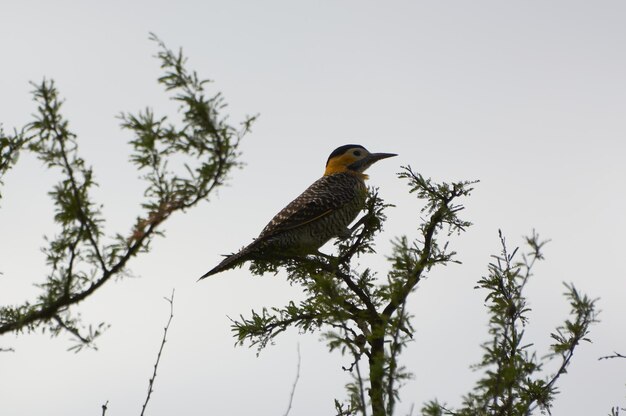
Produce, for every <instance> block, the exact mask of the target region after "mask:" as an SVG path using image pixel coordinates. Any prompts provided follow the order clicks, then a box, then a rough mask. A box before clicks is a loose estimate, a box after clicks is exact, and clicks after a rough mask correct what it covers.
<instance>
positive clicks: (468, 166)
mask: <svg viewBox="0 0 626 416" xmlns="http://www.w3.org/2000/svg"><path fill="white" fill-rule="evenodd" d="M0 19H1V20H0V22H1V23H0V54H1V55H0V57H1V58H0V59H1V62H2V63H1V65H0V121H1V122H2V123H3V125H4V128H5V130H9V131H10V130H11V129H12V128H13V127H19V126H22V125H23V124H24V123H26V122H28V121H30V120H31V118H30V115H31V114H32V113H33V112H34V111H35V106H34V105H33V103H32V101H31V97H30V95H29V91H30V90H31V89H32V88H31V86H30V85H29V84H28V82H29V81H40V80H41V79H42V78H43V77H47V78H52V79H54V80H55V81H56V82H57V85H58V88H59V90H60V92H61V95H62V96H63V97H64V98H65V99H66V103H65V107H64V114H65V116H66V117H67V118H68V119H69V120H70V127H71V129H73V131H74V132H76V133H77V134H78V136H79V141H80V144H81V149H80V152H81V155H82V156H83V157H84V158H85V159H86V160H87V161H88V163H89V164H91V165H92V166H93V168H94V171H95V175H96V179H97V181H98V183H99V184H100V187H99V188H98V189H97V191H96V195H95V197H96V198H97V200H98V201H99V202H101V203H103V204H104V209H103V212H104V214H105V216H106V219H107V226H106V227H107V228H106V229H107V232H108V233H109V234H114V233H116V232H120V233H127V232H128V231H129V230H130V228H131V226H132V224H133V221H134V218H135V217H136V215H138V213H139V211H138V205H139V203H140V201H141V193H142V186H143V185H142V182H141V181H140V180H139V179H138V175H137V173H136V171H134V169H133V167H132V166H129V164H128V155H129V146H128V145H127V142H128V140H129V139H130V136H129V135H128V133H127V132H123V131H121V130H120V129H119V120H118V119H117V118H116V115H118V114H119V113H120V112H121V111H126V112H127V111H133V112H135V111H137V110H140V109H143V108H145V107H146V106H150V107H153V108H154V109H155V112H157V114H174V112H175V108H176V107H175V105H174V104H173V103H172V102H170V101H168V99H167V95H166V94H165V93H164V92H163V90H162V88H161V87H160V86H159V85H157V83H156V78H157V77H158V76H159V74H160V72H159V62H158V61H157V60H156V59H154V57H153V55H154V54H155V52H156V50H157V49H156V45H155V44H154V43H152V42H150V41H149V40H148V32H150V31H152V32H155V33H156V34H157V35H158V36H159V37H161V38H162V39H163V40H164V41H165V42H166V43H167V45H169V46H170V47H171V48H178V47H180V46H182V47H183V48H184V51H185V53H186V55H187V56H188V57H189V65H190V67H191V68H193V69H195V70H197V71H198V73H199V74H200V75H201V76H203V77H207V78H210V79H212V80H214V81H215V83H214V84H212V86H211V88H212V89H211V91H222V92H223V93H224V96H225V98H226V100H227V101H228V103H229V107H228V108H227V109H226V111H227V113H228V114H229V115H230V117H231V120H232V121H233V122H237V121H239V120H241V119H242V118H243V117H244V116H245V115H246V114H256V113H259V114H260V118H259V120H258V122H257V123H256V124H255V125H254V128H253V133H252V134H250V135H249V136H248V137H247V138H246V139H245V141H244V142H243V143H242V148H241V150H242V152H243V160H244V161H245V162H246V164H247V165H246V167H245V168H244V169H243V170H239V171H236V172H234V173H233V175H232V180H231V181H230V186H229V187H227V188H223V189H221V190H220V192H219V194H218V195H216V196H214V197H213V198H212V200H211V202H210V203H203V204H201V205H200V206H198V207H197V208H195V209H193V210H191V211H189V212H188V213H187V214H184V215H180V214H179V215H176V216H175V217H173V218H172V219H171V220H170V221H168V222H167V223H166V227H165V231H166V237H165V238H161V239H157V240H156V241H155V243H154V246H153V250H152V251H151V252H150V253H149V254H147V255H142V256H141V257H139V258H136V259H135V260H134V261H133V262H132V263H131V270H132V272H133V273H134V274H135V275H136V276H138V277H139V278H136V279H123V280H119V281H117V282H110V283H109V284H107V285H106V286H105V287H104V288H103V289H102V290H100V291H99V292H97V293H96V294H95V295H94V296H92V297H91V298H90V299H89V300H88V301H86V302H84V303H83V304H81V305H80V306H79V308H77V309H76V310H77V311H80V312H81V313H82V316H83V318H84V320H85V321H86V322H88V323H98V322H100V321H106V322H108V323H110V324H111V327H110V329H109V330H108V331H107V332H106V333H105V334H104V335H103V336H102V337H101V338H100V339H99V340H98V342H97V345H98V351H92V350H89V351H84V352H81V353H79V354H73V353H70V352H67V351H66V349H67V348H68V347H69V346H71V345H72V344H71V341H70V340H69V339H68V337H67V336H65V335H63V336H61V337H59V338H57V339H50V338H49V337H48V336H47V335H45V334H44V335H41V334H31V335H23V336H20V337H17V338H16V337H13V336H11V335H9V336H4V337H2V338H1V339H0V346H1V347H13V348H15V350H16V351H15V352H14V353H3V354H0V414H2V415H10V416H21V415H44V414H45V415H67V416H79V415H80V416H84V415H98V414H100V406H101V405H102V404H103V403H105V402H106V401H107V400H108V401H109V411H108V412H107V415H109V416H119V415H131V414H139V412H140V409H141V404H142V403H143V400H144V398H145V393H146V390H147V383H148V379H149V377H150V375H151V372H152V364H153V362H154V359H155V356H156V353H157V350H158V347H159V343H160V339H161V335H162V328H163V326H164V324H165V322H166V320H167V317H168V313H169V310H168V305H167V303H166V302H165V301H164V300H163V297H164V296H168V295H169V294H170V292H171V291H172V289H173V288H175V289H176V298H175V317H174V321H173V322H172V326H171V329H170V334H169V339H168V341H169V342H168V343H167V345H166V346H165V351H164V355H163V357H162V360H161V366H160V368H159V374H158V377H157V380H156V384H155V392H154V394H153V398H152V400H151V402H150V405H149V412H148V413H149V414H150V415H152V416H160V415H172V414H185V415H249V414H255V415H279V414H283V413H284V411H285V410H286V407H287V402H288V398H289V392H290V389H291V385H292V382H293V380H294V377H295V373H296V366H297V352H296V351H297V343H298V342H299V343H300V350H301V356H302V363H301V368H300V380H299V383H298V386H297V391H296V393H295V397H294V404H293V409H292V411H291V415H305V416H307V415H330V414H332V413H331V412H332V407H333V406H332V403H333V399H334V398H339V399H342V398H344V397H345V392H344V390H343V385H344V384H345V383H346V381H347V380H348V378H347V376H346V375H345V374H344V373H343V372H342V371H341V365H345V364H347V363H348V362H349V361H348V360H349V358H342V357H341V356H339V355H338V354H332V355H331V354H329V353H328V352H327V350H326V347H325V345H324V344H323V342H321V341H320V340H319V337H318V336H316V335H305V336H298V335H297V334H295V333H294V332H289V333H286V334H284V335H281V336H280V337H279V338H277V340H276V345H275V346H272V347H269V348H267V350H265V351H264V352H263V353H262V354H261V355H260V356H259V357H257V356H256V351H255V350H254V349H248V348H245V347H237V348H235V347H233V344H234V341H235V339H234V338H233V337H232V334H231V332H230V321H229V319H228V318H227V317H228V316H231V317H237V316H239V315H240V314H244V315H247V314H249V313H250V310H251V309H252V308H256V309H257V310H258V309H259V308H261V307H262V306H281V305H284V304H286V303H287V302H288V301H289V300H291V299H299V298H300V297H301V289H300V288H299V287H291V286H289V285H288V284H287V283H286V282H285V280H284V276H283V275H281V274H279V275H278V276H265V277H262V278H252V277H251V276H250V275H249V273H248V272H247V269H246V268H243V269H237V270H234V271H229V272H226V273H223V274H221V275H218V276H216V277H213V278H211V279H207V280H204V281H202V282H200V283H197V282H196V279H197V277H198V276H200V275H201V274H203V273H204V272H206V271H207V270H208V269H210V268H211V267H213V266H214V265H215V264H216V263H217V262H218V261H219V260H220V258H221V257H220V254H223V253H228V252H232V251H234V250H236V249H238V248H239V247H241V246H243V245H245V244H247V243H248V242H250V241H251V240H252V238H254V237H255V236H256V235H257V234H258V233H259V231H260V230H261V229H262V228H263V226H264V225H265V224H266V223H267V221H268V220H269V219H270V218H271V217H272V216H273V215H274V214H275V213H276V212H277V211H278V210H280V208H282V207H283V206H284V205H285V204H287V203H288V202H289V201H291V199H293V198H294V197H296V196H297V195H298V194H299V193H300V192H301V191H302V190H304V189H305V188H306V187H307V186H308V185H309V184H310V183H312V182H313V181H314V180H316V179H317V178H318V177H319V176H320V175H321V174H322V172H323V168H324V163H325V161H326V158H327V157H328V154H329V153H330V152H331V151H332V150H333V149H334V148H336V147H338V146H340V145H343V144H346V143H359V144H362V145H364V146H365V147H367V148H368V149H369V150H370V151H375V152H394V153H398V154H399V157H397V158H393V159H388V160H384V161H381V162H380V163H378V164H376V165H375V166H374V167H372V168H371V169H370V171H369V172H368V173H370V177H371V179H370V184H371V185H374V186H378V187H380V189H381V191H380V193H381V196H382V197H383V198H385V199H386V201H387V202H389V203H393V204H395V205H396V207H395V208H393V209H390V210H389V212H388V217H389V220H388V222H387V224H386V227H385V232H384V233H383V234H382V235H381V236H380V239H379V244H378V251H379V254H378V255H376V256H372V257H371V258H368V259H366V260H364V261H363V264H365V265H369V266H371V267H372V268H373V269H374V270H377V271H378V272H379V273H380V274H381V275H384V273H385V271H386V270H387V267H388V265H387V263H386V261H385V259H384V256H385V255H386V254H388V253H389V250H390V244H389V241H390V240H391V239H392V238H393V237H394V236H399V235H403V234H406V235H408V236H409V237H415V236H416V235H417V232H416V226H417V224H418V220H419V216H418V212H419V208H420V206H421V205H420V203H419V202H418V201H417V200H416V199H415V198H414V197H413V196H410V195H408V193H407V187H406V185H405V183H403V182H402V181H400V180H398V179H397V178H396V175H395V174H396V172H398V171H399V167H400V166H401V165H406V164H410V165H411V166H413V168H414V169H416V170H417V171H419V172H421V173H422V174H424V175H426V176H431V177H433V178H435V179H437V180H446V181H451V180H460V179H480V181H481V182H480V184H478V185H477V186H476V190H475V192H474V194H473V195H472V197H471V198H469V199H467V200H466V201H465V205H466V206H467V210H466V211H465V212H464V215H465V218H467V219H469V220H471V221H472V222H473V223H474V224H475V225H474V226H473V227H471V228H470V229H469V230H468V232H467V233H465V234H464V235H462V236H460V237H458V238H457V237H454V238H453V240H452V243H451V244H452V247H453V248H454V249H455V250H456V251H458V252H459V260H461V261H463V264H462V265H452V266H449V267H447V268H444V269H437V270H434V271H433V272H432V273H431V274H430V276H429V278H428V279H427V280H425V281H423V282H421V283H420V285H419V289H418V291H417V292H416V293H414V295H413V296H412V297H411V300H410V308H411V311H412V312H413V313H414V314H415V316H416V317H415V320H414V322H413V324H414V327H415V329H416V338H415V342H414V343H412V344H411V346H410V348H408V349H407V350H406V352H405V354H404V355H403V356H402V363H403V364H405V365H406V366H407V367H408V369H410V370H411V371H412V372H413V373H414V374H415V378H414V380H412V381H410V382H409V383H408V384H407V385H406V387H405V388H404V389H403V390H402V391H401V398H402V402H401V403H400V404H399V406H398V409H399V412H398V414H406V413H408V411H409V409H410V408H411V406H412V405H413V404H414V405H415V408H416V409H419V408H420V407H421V405H422V404H423V402H425V401H426V400H430V399H433V398H435V397H436V398H438V399H439V400H442V401H446V402H448V403H449V404H450V405H452V406H456V405H459V404H460V401H461V396H462V395H463V394H465V393H467V392H468V391H469V390H470V388H471V387H472V386H473V383H474V382H475V380H476V379H477V377H478V374H477V373H475V372H473V371H472V370H471V369H470V368H469V366H470V365H471V364H475V363H476V362H478V361H479V360H480V357H481V350H480V348H479V344H480V343H481V342H483V341H485V340H486V339H487V336H488V334H487V319H488V318H487V315H486V313H485V308H484V306H483V300H484V297H485V293H484V292H481V291H478V290H475V289H473V287H474V286H475V283H476V281H477V280H478V279H479V278H480V277H481V276H483V275H484V274H485V273H486V270H487V264H488V262H489V261H490V255H491V254H495V253H497V252H498V249H499V246H498V238H497V232H498V229H502V230H503V232H504V233H505V234H506V236H507V237H508V241H509V242H510V244H511V246H516V245H519V244H521V243H522V241H523V239H522V236H524V235H527V234H529V233H531V231H532V229H533V228H534V229H536V230H537V231H538V232H539V234H540V235H542V236H544V237H545V238H550V239H551V240H552V242H551V243H550V244H549V245H548V246H547V247H546V249H545V254H546V261H545V262H543V263H541V264H539V265H538V267H537V269H536V275H535V277H534V278H533V280H532V281H531V282H530V283H529V285H528V293H527V294H528V297H529V302H530V306H531V307H532V308H533V311H532V313H531V314H530V318H531V322H530V325H529V326H528V328H527V336H528V337H529V342H534V343H535V345H536V347H537V349H538V354H539V355H540V356H541V355H544V354H545V353H547V352H548V346H549V344H550V338H549V333H550V332H551V331H553V330H554V328H555V327H556V326H557V325H559V323H561V322H562V321H563V319H565V318H566V316H567V312H568V305H567V303H566V301H565V299H564V298H563V296H562V293H563V290H564V288H563V286H562V282H563V281H566V282H573V283H574V284H575V285H576V286H577V287H578V288H579V289H580V290H581V291H583V292H585V293H588V294H589V295H590V296H592V297H599V298H600V301H599V306H600V309H601V310H602V313H601V315H600V318H601V322H600V323H599V324H597V325H595V326H594V327H593V328H592V332H591V334H590V338H591V339H592V340H593V343H592V344H583V345H581V346H580V348H579V349H578V350H577V352H576V354H575V355H574V359H573V363H572V366H571V368H570V371H569V373H568V374H567V375H566V376H564V377H563V379H562V380H561V381H560V382H559V386H560V387H561V390H562V394H561V395H560V396H559V397H558V398H557V400H556V402H555V406H554V411H553V414H554V415H592V414H593V415H600V414H607V413H608V412H609V410H610V407H611V406H612V405H615V404H618V403H621V405H622V406H624V405H625V403H626V386H625V383H626V362H624V360H621V361H616V360H613V361H598V357H600V356H602V355H607V354H610V353H611V352H612V351H614V350H616V351H621V352H622V353H626V330H625V326H626V325H625V321H626V279H625V278H626V266H625V265H624V264H625V263H624V260H623V258H624V240H623V236H624V234H625V232H626V220H625V216H624V211H625V205H626V196H625V190H624V179H626V165H625V164H624V157H625V155H626V144H625V143H626V122H625V121H624V120H625V117H624V113H625V110H626V47H625V45H626V24H625V23H624V22H626V3H624V2H621V1H594V2H589V1H574V0H567V1H550V2H545V1H523V2H522V1H517V2H500V1H473V2H461V1H446V2H441V1H437V2H435V1H432V2H417V1H411V2H409V1H405V2H395V1H391V2H384V3H383V2H373V1H315V2H313V1H309V2H293V1H263V2H260V1H180V2H169V1H133V2H129V1H125V2H122V1H108V2H97V1H82V2H78V1H75V2H71V1H55V2H50V1H20V2H8V1H4V2H2V3H1V4H0ZM57 179H58V178H57V177H55V176H54V174H52V173H50V172H48V171H46V169H44V167H43V166H42V164H41V163H40V162H38V161H37V160H35V159H34V158H33V157H32V156H27V155H25V156H24V157H22V158H21V159H20V163H19V164H18V166H17V167H16V168H15V169H14V170H13V171H12V172H11V173H10V174H9V175H8V176H7V177H6V178H5V185H4V186H3V188H2V194H3V197H4V198H3V200H2V201H1V207H0V235H1V238H0V271H1V272H2V273H3V274H2V276H1V277H0V305H6V304H9V303H18V302H23V301H24V300H27V299H33V298H34V296H36V294H37V293H38V291H37V289H36V288H34V287H33V284H35V283H40V282H43V280H44V276H45V274H46V266H45V259H44V256H43V255H42V254H41V252H40V247H42V246H43V245H44V240H43V236H44V235H48V236H52V235H54V234H55V232H56V230H57V228H56V227H55V225H54V224H53V222H52V204H51V202H50V198H49V197H48V196H47V194H46V192H47V191H48V190H49V189H50V187H51V186H52V184H54V182H55V181H56V180H57ZM325 250H326V251H327V252H330V251H332V246H327V247H325ZM547 370H554V366H548V367H547Z"/></svg>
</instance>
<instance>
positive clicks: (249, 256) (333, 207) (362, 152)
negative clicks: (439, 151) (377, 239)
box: [198, 144, 397, 280]
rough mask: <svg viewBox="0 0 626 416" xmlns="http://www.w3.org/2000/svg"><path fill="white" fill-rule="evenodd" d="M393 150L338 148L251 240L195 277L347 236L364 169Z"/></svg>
mask: <svg viewBox="0 0 626 416" xmlns="http://www.w3.org/2000/svg"><path fill="white" fill-rule="evenodd" d="M393 156H397V154H395V153H370V152H369V151H368V150H367V149H366V148H365V147H363V146H361V145H358V144H346V145H343V146H340V147H338V148H336V149H335V150H333V151H332V153H331V154H330V156H328V160H327V161H326V168H325V170H324V175H323V176H322V177H321V178H319V179H318V180H316V181H315V182H313V184H311V186H309V187H308V188H307V189H306V190H305V191H304V192H302V194H301V195H300V196H298V197H297V198H296V199H294V200H293V201H292V202H290V203H289V204H288V205H287V206H286V207H285V208H283V209H282V210H281V211H280V212H279V213H278V214H276V215H275V216H274V218H272V220H271V221H270V222H269V223H268V224H267V225H266V226H265V228H263V230H262V231H261V233H260V234H259V236H258V237H257V238H256V239H255V240H253V242H252V243H250V244H249V245H248V246H246V247H244V248H242V249H241V250H240V251H239V252H237V253H234V254H231V255H229V256H226V258H225V259H224V260H222V262H220V263H219V264H218V265H217V266H215V267H214V268H213V269H211V270H209V271H208V272H206V273H205V274H204V275H202V277H200V279H198V280H201V279H204V278H206V277H209V276H212V275H214V274H216V273H220V272H222V271H224V270H228V269H231V268H234V267H237V266H239V265H241V264H242V263H244V262H246V261H250V260H255V259H268V258H272V257H275V258H285V257H289V256H290V255H291V256H297V255H306V254H313V253H319V251H318V249H319V248H320V247H321V246H323V245H324V244H326V242H327V241H329V240H330V239H331V238H335V237H345V236H349V234H350V232H351V231H350V229H349V228H348V225H350V223H352V221H354V219H355V218H356V217H357V215H358V213H359V212H360V211H361V210H362V209H363V208H364V205H365V198H366V196H367V187H366V185H365V180H366V179H367V178H368V176H367V175H365V174H364V173H363V172H365V170H366V169H367V168H369V167H370V166H371V165H372V164H374V163H375V162H377V161H379V160H381V159H386V158H389V157H393Z"/></svg>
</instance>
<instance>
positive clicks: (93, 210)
mask: <svg viewBox="0 0 626 416" xmlns="http://www.w3.org/2000/svg"><path fill="white" fill-rule="evenodd" d="M151 39H152V40H154V41H155V42H157V43H158V46H159V53H158V55H157V57H158V59H159V60H160V62H161V67H162V68H163V70H164V75H163V76H162V77H161V78H159V83H160V84H162V85H163V86H164V87H165V89H166V90H167V91H172V93H173V97H172V99H174V100H175V101H177V102H179V103H180V110H181V112H182V122H180V123H178V124H177V123H171V122H169V120H168V118H167V117H165V116H163V117H156V116H155V115H154V113H153V112H152V110H151V109H149V108H147V109H146V110H144V111H143V112H139V113H138V114H136V115H133V114H126V113H124V114H122V115H121V116H120V118H121V120H122V127H123V128H125V129H129V130H131V131H132V132H133V134H134V139H132V140H131V142H130V144H131V147H132V153H131V161H132V162H133V163H134V164H135V165H136V166H137V168H138V170H139V171H140V172H142V174H143V176H142V177H143V179H144V180H145V183H146V187H145V191H144V195H145V200H144V201H143V203H142V207H143V210H144V212H143V213H142V214H140V215H139V216H138V217H137V220H136V223H135V225H134V226H133V227H132V229H131V231H130V232H126V233H116V234H113V236H112V237H108V238H107V237H106V235H105V228H104V227H105V224H104V219H103V214H102V211H101V210H102V205H101V204H100V203H98V202H97V201H95V200H93V198H92V189H93V187H94V186H96V182H95V180H94V173H93V171H92V168H91V167H90V166H89V165H88V164H87V162H86V161H85V160H84V159H82V158H81V157H80V156H79V153H78V140H77V137H76V135H75V134H74V133H73V132H72V131H71V130H70V128H69V122H68V121H67V120H66V119H64V118H63V115H62V112H61V109H62V104H63V101H62V100H61V99H60V98H59V93H58V90H57V88H56V86H55V84H54V82H53V81H47V80H45V79H44V80H43V81H42V82H41V83H40V84H36V85H35V84H33V86H34V91H33V98H34V100H35V102H36V103H37V112H36V114H35V116H34V120H33V121H32V122H31V123H29V124H27V125H26V126H25V127H24V128H23V129H22V130H21V131H20V132H15V133H14V134H13V135H9V136H7V135H5V134H4V132H3V131H1V130H0V157H1V158H0V181H1V180H2V179H3V177H4V175H5V173H6V172H7V171H8V170H10V168H11V167H12V166H14V164H15V163H16V161H17V159H18V155H19V152H20V151H30V152H33V153H34V154H36V155H37V157H38V158H39V159H40V160H41V161H43V162H44V164H45V166H46V167H47V168H48V169H51V170H56V171H58V172H59V175H60V180H59V182H58V183H57V184H56V185H54V187H53V189H52V190H51V191H50V196H51V197H52V199H53V201H54V220H55V222H56V223H57V224H58V226H59V231H58V233H57V234H56V235H55V236H54V237H50V238H47V243H48V245H47V247H45V248H44V253H45V255H46V260H47V263H48V265H49V267H50V271H49V273H48V275H47V277H46V280H45V281H44V282H43V283H41V284H39V285H38V286H39V287H40V288H41V289H42V293H41V294H40V295H39V296H38V298H37V299H36V300H35V301H34V302H29V301H25V302H23V303H22V304H20V305H14V306H2V307H0V334H3V333H8V332H15V333H19V332H23V331H33V330H35V329H41V330H42V331H49V332H50V333H51V334H52V335H57V334H59V333H60V332H62V331H68V332H69V333H71V334H72V335H74V336H75V338H76V339H77V340H78V343H77V344H76V345H75V346H74V347H73V348H74V349H76V350H79V349H80V348H82V347H83V346H85V345H91V342H92V340H93V339H94V338H95V337H97V336H98V335H99V334H100V333H101V331H102V330H103V329H104V328H105V327H106V325H105V324H99V325H96V326H95V327H92V326H87V327H86V328H85V327H84V325H83V324H82V323H81V320H80V315H79V314H77V313H74V311H73V309H74V308H72V307H73V306H74V305H76V304H77V303H79V302H81V301H82V300H84V299H85V298H87V297H88V296H91V295H92V294H93V293H95V292H96V291H97V290H98V289H99V288H100V287H101V286H102V285H104V284H105V283H106V282H108V281H109V280H111V278H112V277H113V276H120V275H123V274H124V273H126V271H127V266H128V262H129V260H130V259H131V258H132V257H133V256H135V255H137V254H138V253H140V252H147V251H148V250H149V247H150V242H151V241H152V240H153V238H154V237H155V236H156V235H158V234H159V226H160V225H161V224H162V223H163V222H164V221H166V220H167V218H168V217H169V216H170V215H171V214H173V213H175V212H178V211H184V210H186V209H189V208H192V207H194V206H195V205H196V204H198V203H199V202H200V201H202V200H206V199H208V197H209V196H210V194H211V193H212V192H213V191H214V190H215V189H216V188H218V187H219V186H222V185H223V184H224V183H225V181H226V180H227V178H228V174H229V173H230V172H231V171H232V169H233V168H235V167H238V166H241V162H240V161H239V156H240V155H239V150H238V148H239V143H240V140H241V139H242V138H243V136H244V135H245V134H246V133H247V132H248V131H249V129H250V126H251V124H252V123H253V121H254V119H255V117H247V118H246V119H245V120H244V122H243V123H242V125H241V126H240V127H237V128H236V127H233V126H231V125H230V124H228V123H227V121H226V117H225V116H224V115H223V114H222V111H223V109H224V106H225V104H224V102H223V98H222V97H221V95H220V94H219V93H217V94H215V95H213V96H211V97H207V96H206V93H205V86H206V85H207V83H208V82H209V81H207V80H201V79H199V78H198V76H197V74H196V73H195V72H189V71H188V70H187V69H186V66H185V58H184V56H183V54H182V50H181V51H179V52H178V54H175V53H174V52H172V51H171V50H169V49H168V48H167V47H166V46H165V45H164V44H163V42H161V41H160V40H159V39H158V38H156V36H154V35H151ZM181 160H182V161H183V162H182V168H181V169H170V168H169V167H168V166H169V164H174V163H178V164H180V163H181ZM170 162H171V163H170ZM0 183H1V182H0Z"/></svg>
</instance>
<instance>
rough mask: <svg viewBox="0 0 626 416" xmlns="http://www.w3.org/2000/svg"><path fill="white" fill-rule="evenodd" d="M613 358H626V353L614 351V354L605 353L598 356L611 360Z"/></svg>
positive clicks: (601, 358)
mask: <svg viewBox="0 0 626 416" xmlns="http://www.w3.org/2000/svg"><path fill="white" fill-rule="evenodd" d="M611 358H626V355H623V354H620V353H619V352H615V351H613V355H605V356H604V357H600V358H598V360H609V359H611Z"/></svg>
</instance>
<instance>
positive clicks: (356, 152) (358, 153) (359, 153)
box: [352, 150, 361, 157]
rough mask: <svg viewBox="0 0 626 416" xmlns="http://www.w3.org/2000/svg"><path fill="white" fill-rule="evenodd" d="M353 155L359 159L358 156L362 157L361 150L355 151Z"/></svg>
mask: <svg viewBox="0 0 626 416" xmlns="http://www.w3.org/2000/svg"><path fill="white" fill-rule="evenodd" d="M352 154H353V155H354V156H357V157H358V156H361V151H360V150H355V151H354V152H352Z"/></svg>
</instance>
